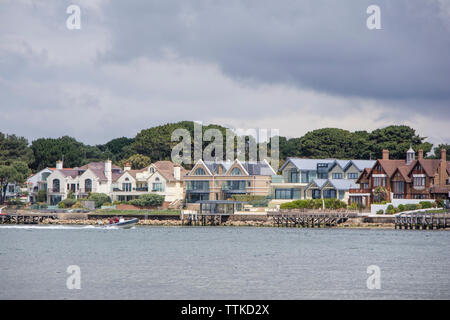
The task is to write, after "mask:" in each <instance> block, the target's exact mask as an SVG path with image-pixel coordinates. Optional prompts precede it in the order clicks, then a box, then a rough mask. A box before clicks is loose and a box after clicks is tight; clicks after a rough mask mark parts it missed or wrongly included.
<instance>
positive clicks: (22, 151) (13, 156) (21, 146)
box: [0, 132, 33, 165]
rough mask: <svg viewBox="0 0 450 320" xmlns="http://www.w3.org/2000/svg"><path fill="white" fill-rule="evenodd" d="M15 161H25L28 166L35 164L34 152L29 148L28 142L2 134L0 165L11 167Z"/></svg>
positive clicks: (22, 138) (21, 138) (0, 138)
mask: <svg viewBox="0 0 450 320" xmlns="http://www.w3.org/2000/svg"><path fill="white" fill-rule="evenodd" d="M14 161H23V162H25V163H26V164H31V163H32V162H33V151H32V150H31V149H30V147H29V146H28V140H27V139H25V138H24V137H18V136H16V135H14V134H11V135H5V134H3V133H1V132H0V164H3V165H10V164H11V163H12V162H14Z"/></svg>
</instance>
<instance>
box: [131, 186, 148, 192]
mask: <svg viewBox="0 0 450 320" xmlns="http://www.w3.org/2000/svg"><path fill="white" fill-rule="evenodd" d="M133 190H134V191H145V192H148V187H139V188H133Z"/></svg>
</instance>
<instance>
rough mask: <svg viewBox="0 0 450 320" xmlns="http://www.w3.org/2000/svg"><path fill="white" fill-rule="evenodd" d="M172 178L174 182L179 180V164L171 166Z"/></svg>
mask: <svg viewBox="0 0 450 320" xmlns="http://www.w3.org/2000/svg"><path fill="white" fill-rule="evenodd" d="M173 176H174V178H175V180H177V181H179V180H181V166H180V165H179V164H174V165H173Z"/></svg>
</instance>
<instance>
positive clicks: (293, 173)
mask: <svg viewBox="0 0 450 320" xmlns="http://www.w3.org/2000/svg"><path fill="white" fill-rule="evenodd" d="M288 182H290V183H297V182H298V171H297V170H291V171H290V172H289V179H288Z"/></svg>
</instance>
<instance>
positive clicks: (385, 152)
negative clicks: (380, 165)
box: [383, 149, 389, 160]
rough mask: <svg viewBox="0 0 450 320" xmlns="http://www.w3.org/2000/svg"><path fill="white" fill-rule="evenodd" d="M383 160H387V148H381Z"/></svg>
mask: <svg viewBox="0 0 450 320" xmlns="http://www.w3.org/2000/svg"><path fill="white" fill-rule="evenodd" d="M383 160H389V150H386V149H383Z"/></svg>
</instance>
